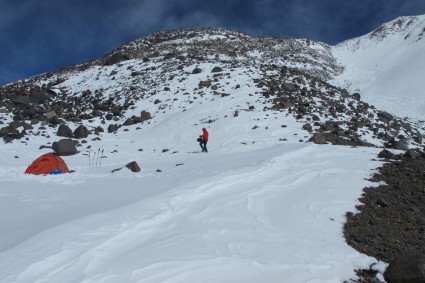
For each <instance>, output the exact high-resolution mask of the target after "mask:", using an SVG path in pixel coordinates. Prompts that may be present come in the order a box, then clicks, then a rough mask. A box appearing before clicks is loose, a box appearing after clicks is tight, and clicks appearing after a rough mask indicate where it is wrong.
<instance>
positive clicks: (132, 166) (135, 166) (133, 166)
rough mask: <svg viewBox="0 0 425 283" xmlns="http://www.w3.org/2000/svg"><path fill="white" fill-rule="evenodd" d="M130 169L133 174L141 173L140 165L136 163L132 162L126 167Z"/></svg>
mask: <svg viewBox="0 0 425 283" xmlns="http://www.w3.org/2000/svg"><path fill="white" fill-rule="evenodd" d="M125 167H127V168H128V169H130V171H131V172H140V170H141V169H140V167H139V164H137V162H136V161H133V162H130V163H128V164H127V165H125Z"/></svg>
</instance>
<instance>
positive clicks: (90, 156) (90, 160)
mask: <svg viewBox="0 0 425 283" xmlns="http://www.w3.org/2000/svg"><path fill="white" fill-rule="evenodd" d="M90 153H91V150H89V167H91V156H90Z"/></svg>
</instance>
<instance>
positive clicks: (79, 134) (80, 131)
mask: <svg viewBox="0 0 425 283" xmlns="http://www.w3.org/2000/svg"><path fill="white" fill-rule="evenodd" d="M89 134H90V131H89V130H88V129H87V128H86V127H85V126H84V125H79V126H78V127H77V128H76V129H75V130H74V132H73V133H72V135H73V137H74V138H76V139H84V138H87V137H88V136H89Z"/></svg>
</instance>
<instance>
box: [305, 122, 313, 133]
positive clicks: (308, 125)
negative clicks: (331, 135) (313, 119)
mask: <svg viewBox="0 0 425 283" xmlns="http://www.w3.org/2000/svg"><path fill="white" fill-rule="evenodd" d="M303 129H304V130H306V131H309V132H310V131H311V130H313V127H312V126H311V124H310V123H307V124H304V125H303Z"/></svg>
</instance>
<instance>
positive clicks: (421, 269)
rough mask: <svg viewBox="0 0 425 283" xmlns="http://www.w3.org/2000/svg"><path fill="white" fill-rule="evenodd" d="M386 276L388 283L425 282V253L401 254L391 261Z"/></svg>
mask: <svg viewBox="0 0 425 283" xmlns="http://www.w3.org/2000/svg"><path fill="white" fill-rule="evenodd" d="M384 278H385V280H386V281H387V282H388V283H423V282H425V255H418V254H407V255H401V256H399V257H398V258H396V259H394V260H392V261H390V264H389V265H388V267H387V269H386V270H385V272H384Z"/></svg>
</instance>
